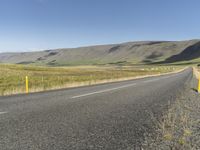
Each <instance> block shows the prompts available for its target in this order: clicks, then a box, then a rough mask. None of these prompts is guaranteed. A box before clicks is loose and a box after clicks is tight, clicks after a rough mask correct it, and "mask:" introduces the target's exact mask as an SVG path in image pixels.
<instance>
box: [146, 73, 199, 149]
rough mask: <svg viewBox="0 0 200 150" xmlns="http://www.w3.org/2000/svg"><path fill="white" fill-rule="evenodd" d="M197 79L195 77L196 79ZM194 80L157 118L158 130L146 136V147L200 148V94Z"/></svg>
mask: <svg viewBox="0 0 200 150" xmlns="http://www.w3.org/2000/svg"><path fill="white" fill-rule="evenodd" d="M195 71H196V70H195ZM194 80H195V79H194ZM194 86H195V87H196V81H195V82H194V81H192V83H191V85H189V86H188V87H187V89H186V91H185V92H186V93H184V94H183V95H182V96H181V97H179V98H178V99H177V100H176V101H175V103H174V104H169V108H168V111H167V113H165V114H164V115H163V118H162V119H161V120H156V119H155V118H154V117H152V119H154V121H155V124H156V126H157V127H156V129H157V130H156V132H155V134H153V135H150V136H148V137H147V138H146V141H145V143H144V148H145V149H148V150H149V149H150V150H151V149H152V150H157V149H158V150H199V149H200V130H199V126H200V96H199V95H198V93H196V91H195V90H194V89H193V88H191V87H194Z"/></svg>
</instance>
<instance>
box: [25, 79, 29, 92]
mask: <svg viewBox="0 0 200 150" xmlns="http://www.w3.org/2000/svg"><path fill="white" fill-rule="evenodd" d="M28 92H29V91H28V76H26V93H28Z"/></svg>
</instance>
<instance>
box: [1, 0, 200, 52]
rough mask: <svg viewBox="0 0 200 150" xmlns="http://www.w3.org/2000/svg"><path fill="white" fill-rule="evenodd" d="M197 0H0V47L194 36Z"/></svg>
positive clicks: (199, 27)
mask: <svg viewBox="0 0 200 150" xmlns="http://www.w3.org/2000/svg"><path fill="white" fill-rule="evenodd" d="M199 7H200V0H0V52H8V51H32V50H41V49H52V48H67V47H79V46H86V45H96V44H106V43H119V42H125V41H137V40H184V39H197V38H200V19H199V18H200V9H199Z"/></svg>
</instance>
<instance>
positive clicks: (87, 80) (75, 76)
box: [0, 64, 181, 96]
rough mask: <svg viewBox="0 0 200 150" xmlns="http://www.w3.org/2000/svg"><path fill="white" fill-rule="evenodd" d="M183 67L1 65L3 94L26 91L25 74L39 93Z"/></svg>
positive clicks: (31, 90) (31, 88) (30, 88)
mask: <svg viewBox="0 0 200 150" xmlns="http://www.w3.org/2000/svg"><path fill="white" fill-rule="evenodd" d="M180 68H181V67H176V66H173V67H170V66H134V67H133V66H132V67H131V66H124V67H122V66H76V67H39V66H28V65H10V64H0V95H1V96H2V95H10V94H17V93H25V76H28V77H29V90H30V92H36V91H44V90H51V89H59V88H67V87H75V86H83V85H92V84H96V83H105V82H112V81H118V80H125V79H131V78H135V77H138V76H146V75H154V74H160V73H166V72H172V71H175V70H178V69H180Z"/></svg>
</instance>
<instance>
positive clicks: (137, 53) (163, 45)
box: [0, 40, 200, 66]
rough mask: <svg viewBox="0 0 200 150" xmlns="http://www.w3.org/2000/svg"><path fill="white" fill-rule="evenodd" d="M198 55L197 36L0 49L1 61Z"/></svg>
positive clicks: (164, 59) (93, 61)
mask: <svg viewBox="0 0 200 150" xmlns="http://www.w3.org/2000/svg"><path fill="white" fill-rule="evenodd" d="M196 51H197V52H196ZM197 53H198V55H197ZM195 55H197V56H195ZM199 56H200V40H188V41H138V42H125V43H120V44H108V45H94V46H85V47H78V48H61V49H52V50H44V51H35V52H19V53H15V52H9V53H0V62H1V63H14V64H35V65H49V66H65V65H105V64H118V65H119V64H121V65H123V64H124V65H128V64H151V63H159V62H161V63H174V62H180V61H185V60H186V61H190V60H192V59H196V58H198V57H199Z"/></svg>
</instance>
